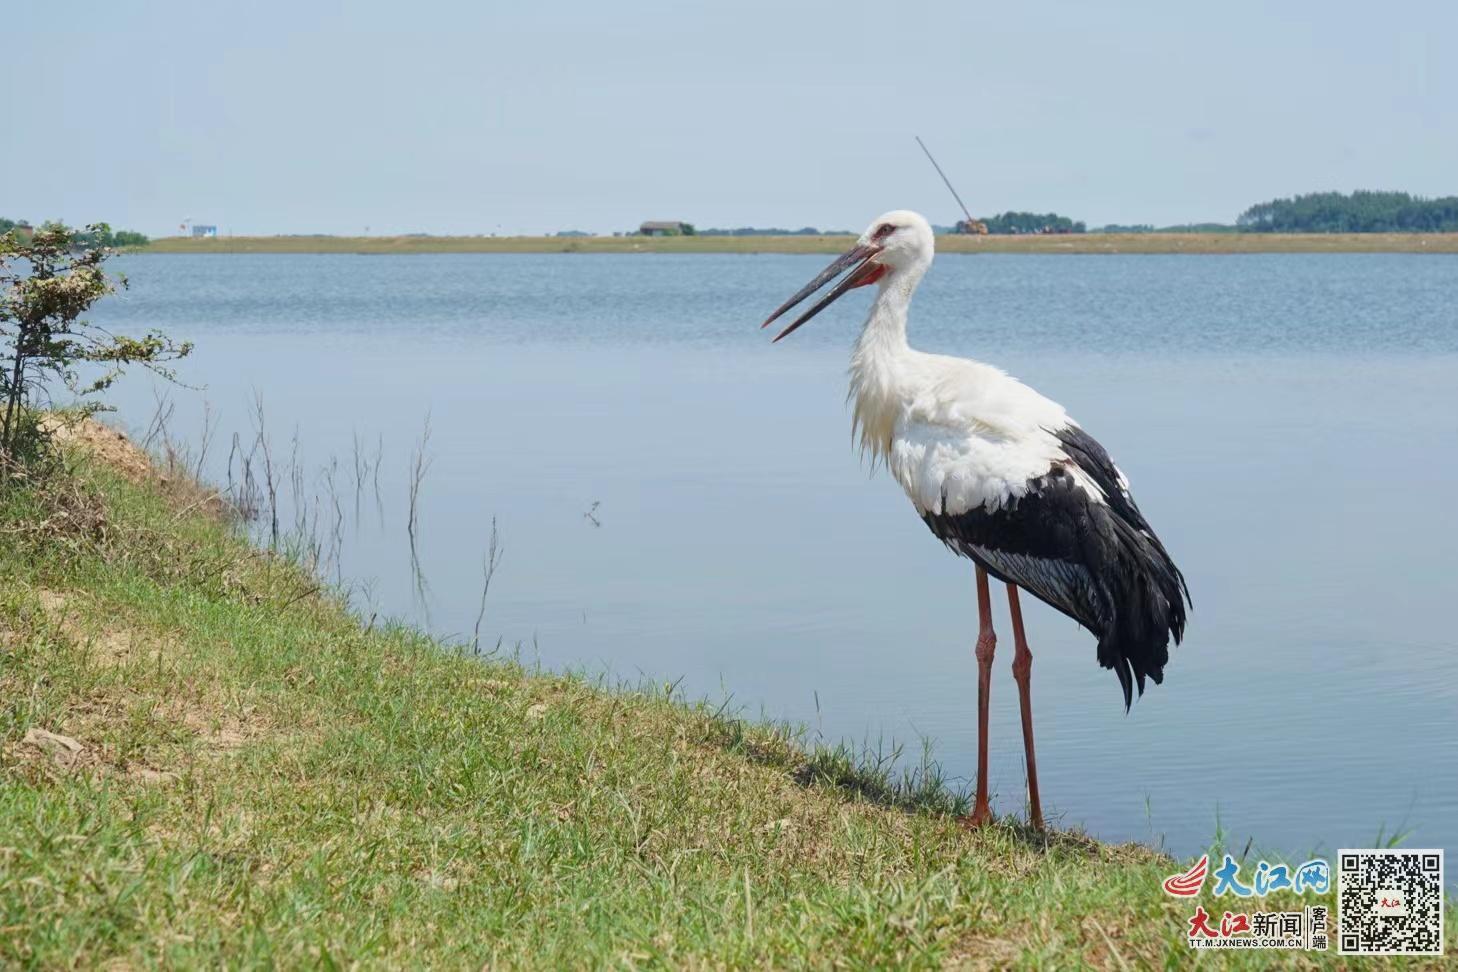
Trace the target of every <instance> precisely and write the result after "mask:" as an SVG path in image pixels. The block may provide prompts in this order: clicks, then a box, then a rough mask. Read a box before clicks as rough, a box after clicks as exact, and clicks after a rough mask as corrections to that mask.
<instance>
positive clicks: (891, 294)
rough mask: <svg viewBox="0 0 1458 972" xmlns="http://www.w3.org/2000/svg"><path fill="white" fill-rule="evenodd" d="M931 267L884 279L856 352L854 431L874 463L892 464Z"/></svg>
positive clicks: (852, 372)
mask: <svg viewBox="0 0 1458 972" xmlns="http://www.w3.org/2000/svg"><path fill="white" fill-rule="evenodd" d="M925 270H926V268H925V267H910V268H906V269H902V270H898V271H895V272H893V273H890V274H888V275H887V276H886V277H884V278H883V279H882V281H881V283H880V292H879V293H877V294H876V299H875V301H873V302H872V304H871V311H870V313H869V314H867V315H866V323H865V325H864V326H863V327H862V328H861V336H860V337H859V338H858V339H857V340H856V346H855V350H854V351H852V352H851V363H850V397H851V400H852V402H853V403H854V409H855V411H854V416H853V418H852V426H853V428H854V429H855V430H857V431H858V432H859V433H860V440H861V448H862V450H863V451H867V452H870V454H871V458H872V461H873V462H874V461H875V460H876V459H884V458H886V455H887V453H888V452H889V451H890V448H891V435H892V432H893V431H894V428H895V424H896V410H897V408H898V406H899V404H900V400H901V397H902V395H901V386H902V384H903V376H904V373H905V370H906V369H905V367H904V365H905V362H906V359H907V358H908V357H909V356H910V355H911V353H912V352H911V347H910V345H908V344H907V342H906V317H907V310H908V309H909V307H910V305H911V295H912V294H913V293H914V292H915V291H916V285H917V284H918V283H920V282H921V276H922V274H923V273H924V272H925Z"/></svg>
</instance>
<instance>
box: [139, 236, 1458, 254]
mask: <svg viewBox="0 0 1458 972" xmlns="http://www.w3.org/2000/svg"><path fill="white" fill-rule="evenodd" d="M850 243H851V237H849V236H663V237H644V236H577V237H560V236H223V237H216V238H214V239H192V238H190V237H180V236H173V237H166V238H163V239H159V240H154V241H153V242H152V243H151V244H150V245H148V246H146V247H143V248H140V250H139V251H138V252H143V253H360V254H379V253H840V252H842V251H844V250H845V249H847V248H848V247H849V246H850ZM937 249H938V250H939V251H940V252H942V253H1458V233H1310V234H1298V233H1086V234H1070V235H1067V236H1056V235H1055V236H939V237H937Z"/></svg>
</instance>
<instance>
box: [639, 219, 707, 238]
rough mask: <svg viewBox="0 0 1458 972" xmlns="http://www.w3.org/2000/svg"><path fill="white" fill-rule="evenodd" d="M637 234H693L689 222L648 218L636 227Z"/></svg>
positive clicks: (691, 225)
mask: <svg viewBox="0 0 1458 972" xmlns="http://www.w3.org/2000/svg"><path fill="white" fill-rule="evenodd" d="M638 235H639V236H693V235H694V228H693V224H691V223H680V222H678V221H676V220H649V221H648V222H646V223H644V224H643V225H642V226H639V227H638Z"/></svg>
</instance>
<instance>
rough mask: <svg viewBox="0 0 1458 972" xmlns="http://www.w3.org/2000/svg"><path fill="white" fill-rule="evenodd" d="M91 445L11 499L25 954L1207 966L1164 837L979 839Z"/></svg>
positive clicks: (7, 526)
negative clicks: (563, 669) (396, 607)
mask: <svg viewBox="0 0 1458 972" xmlns="http://www.w3.org/2000/svg"><path fill="white" fill-rule="evenodd" d="M71 462H72V463H74V464H75V465H74V467H73V468H72V469H71V470H70V471H68V472H65V473H62V474H58V475H56V476H53V477H50V478H48V479H42V480H40V481H38V482H36V483H33V484H31V485H27V486H22V487H19V488H17V487H11V488H9V489H7V490H5V491H4V492H3V493H0V965H12V964H13V965H20V966H36V967H63V966H64V967H72V966H87V967H95V966H100V965H107V966H108V967H160V966H169V967H179V966H181V967H188V966H218V965H228V966H252V965H282V966H287V967H292V966H299V965H315V964H318V965H328V966H331V967H334V966H346V965H348V966H355V965H358V966H364V967H381V968H389V967H399V966H425V965H430V966H438V967H470V968H481V967H482V966H483V965H484V966H489V967H491V968H508V967H536V968H556V967H596V966H604V965H607V966H621V967H639V966H647V967H660V968H700V967H760V968H763V967H792V966H815V967H829V966H844V967H851V968H872V967H874V968H894V967H914V968H926V967H939V966H963V967H973V968H996V967H1007V966H1010V965H1024V966H1029V967H1045V968H1068V967H1073V966H1079V965H1085V966H1093V967H1111V968H1141V967H1150V966H1164V967H1177V966H1181V965H1183V964H1184V963H1185V962H1186V961H1188V953H1187V950H1186V947H1185V945H1184V932H1185V920H1186V918H1187V917H1188V914H1189V912H1190V910H1191V909H1190V907H1189V906H1188V905H1187V904H1184V903H1179V902H1175V901H1173V900H1171V899H1169V898H1167V897H1166V896H1165V895H1164V894H1163V893H1162V892H1161V891H1160V888H1159V885H1160V881H1161V880H1162V879H1163V878H1164V877H1165V876H1166V875H1167V874H1168V873H1170V872H1172V871H1173V870H1174V869H1175V866H1176V865H1175V862H1173V861H1171V860H1169V859H1167V858H1165V857H1163V856H1161V855H1159V854H1156V853H1155V852H1153V851H1151V850H1149V849H1146V848H1143V847H1139V846H1133V845H1127V846H1110V845H1106V844H1101V843H1098V842H1096V841H1094V840H1091V839H1089V838H1087V837H1084V836H1081V835H1078V834H1075V833H1058V834H1054V835H1052V836H1051V837H1049V838H1044V837H1042V836H1040V835H1037V834H1034V833H1031V832H1029V831H1027V830H1026V829H1024V828H1022V827H1020V826H1018V825H1017V824H1016V823H1015V822H1011V821H1008V822H1003V823H999V824H998V825H995V826H993V827H990V828H987V829H984V830H982V831H980V832H977V833H968V832H966V831H964V830H962V829H961V828H960V827H959V826H958V825H957V824H956V823H955V821H954V819H953V818H952V816H951V812H952V811H954V810H956V809H957V808H958V807H959V805H960V802H961V801H960V799H959V798H958V797H956V796H955V795H953V794H949V793H948V792H947V791H946V790H945V789H943V788H941V787H940V785H939V784H938V781H937V780H936V777H935V774H934V773H932V774H929V775H926V776H923V777H921V778H919V779H914V780H909V781H905V780H901V779H899V778H896V777H892V776H890V775H888V774H887V773H886V772H884V771H881V770H877V769H875V768H874V767H872V768H867V767H866V766H865V765H864V764H863V763H860V762H858V761H857V760H855V759H853V758H851V757H850V755H849V754H847V753H846V752H845V751H833V750H815V751H807V750H805V749H803V748H801V746H800V745H799V744H798V743H797V742H796V740H795V739H794V738H792V736H791V735H790V734H788V733H787V732H785V731H784V730H781V729H776V728H773V727H765V726H760V725H755V724H750V723H746V722H744V721H741V720H738V719H736V718H734V717H733V716H732V714H727V713H723V712H719V711H717V710H716V709H714V708H713V707H710V706H706V705H690V704H685V703H683V702H682V701H681V700H677V699H675V698H673V697H672V692H671V691H664V690H663V689H661V688H659V689H645V690H642V691H623V690H613V689H609V688H605V687H602V686H599V685H596V684H593V683H591V682H590V681H588V680H585V679H582V678H578V677H571V676H565V675H559V674H552V673H546V672H540V671H536V670H533V669H531V668H529V667H526V666H523V665H522V664H519V663H518V662H517V661H514V660H512V659H503V658H496V659H485V660H481V659H477V658H475V657H471V656H470V655H469V654H468V653H466V652H464V651H462V650H461V649H459V648H454V647H451V646H446V645H441V644H438V643H434V642H432V641H430V640H427V639H426V638H424V637H422V636H420V635H419V634H417V633H414V632H412V631H410V630H407V629H404V628H400V627H393V626H382V625H378V624H373V625H371V624H365V623H362V622H361V621H359V620H358V619H356V618H355V617H354V616H353V615H351V614H350V613H349V612H348V611H346V610H345V609H344V607H343V606H342V605H341V603H340V602H339V601H338V600H337V599H335V598H333V597H331V596H328V595H327V594H320V593H315V588H314V585H313V582H312V580H311V578H310V577H309V576H307V575H306V574H304V573H302V572H301V571H300V570H298V569H296V568H295V567H293V566H291V565H289V564H287V563H284V562H281V561H279V560H278V559H275V558H273V557H270V556H268V555H265V554H263V553H260V552H258V551H256V550H254V549H252V548H250V547H249V546H248V545H247V544H246V543H245V542H243V541H242V540H241V539H239V537H238V536H237V535H236V533H235V531H234V530H232V529H231V528H230V527H228V526H227V525H225V524H224V523H222V522H220V521H219V520H218V519H217V518H215V517H209V516H207V515H205V514H203V513H200V512H196V511H195V510H194V511H191V512H190V511H188V509H187V507H188V506H192V507H194V508H195V509H196V508H197V504H196V502H195V501H188V502H184V500H183V497H182V496H181V495H180V494H179V493H178V492H177V490H178V488H179V487H178V484H175V483H173V484H159V483H157V482H155V481H152V482H149V481H146V480H143V481H141V482H133V481H128V480H124V479H122V478H120V477H119V476H118V475H116V474H115V473H114V472H112V471H111V470H110V468H100V467H98V466H97V465H93V464H91V463H89V462H85V461H81V460H79V459H77V457H75V456H73V457H72V459H71ZM189 495H194V496H195V495H196V494H195V493H193V494H189ZM33 728H38V729H45V730H48V731H51V732H55V733H60V734H64V735H66V736H70V737H73V738H74V739H75V740H77V741H78V742H79V743H80V744H81V746H82V747H83V749H82V750H81V751H80V752H79V753H77V754H71V755H65V756H64V757H63V758H60V759H57V758H54V757H52V756H50V755H48V754H46V753H44V752H42V751H40V750H38V749H37V748H36V747H34V746H30V745H27V744H25V743H24V742H23V739H24V737H25V735H26V733H27V731H28V730H31V729H33ZM1310 901H1311V899H1307V902H1306V903H1310ZM1205 903H1206V906H1207V908H1213V907H1214V905H1213V904H1212V902H1211V901H1209V900H1206V902H1205ZM1270 903H1271V904H1273V905H1279V904H1281V903H1286V904H1295V899H1289V898H1287V899H1280V898H1277V899H1272V901H1271V902H1270ZM1326 903H1328V904H1333V902H1332V901H1331V900H1330V896H1328V899H1327V902H1326ZM1217 914H1218V911H1217ZM1334 914H1335V912H1334V910H1333V915H1334ZM1453 940H1454V933H1453V930H1452V927H1451V923H1450V930H1449V941H1450V942H1452V941H1453ZM1333 948H1334V946H1333ZM1229 958H1230V959H1231V960H1232V961H1233V962H1235V963H1236V964H1238V965H1244V966H1247V967H1256V966H1259V965H1263V964H1264V963H1266V962H1269V961H1271V960H1272V958H1273V956H1271V955H1269V954H1267V955H1261V956H1230V957H1229ZM1284 960H1286V961H1290V962H1298V961H1301V960H1302V959H1300V958H1299V955H1297V956H1293V955H1286V956H1284ZM1327 961H1329V962H1335V955H1334V952H1333V953H1331V954H1329V956H1328V958H1327Z"/></svg>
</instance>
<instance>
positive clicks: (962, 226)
mask: <svg viewBox="0 0 1458 972" xmlns="http://www.w3.org/2000/svg"><path fill="white" fill-rule="evenodd" d="M956 228H957V232H958V233H963V234H967V235H971V236H986V235H987V224H986V223H984V222H983V221H982V220H980V219H959V220H957V227H956Z"/></svg>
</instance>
